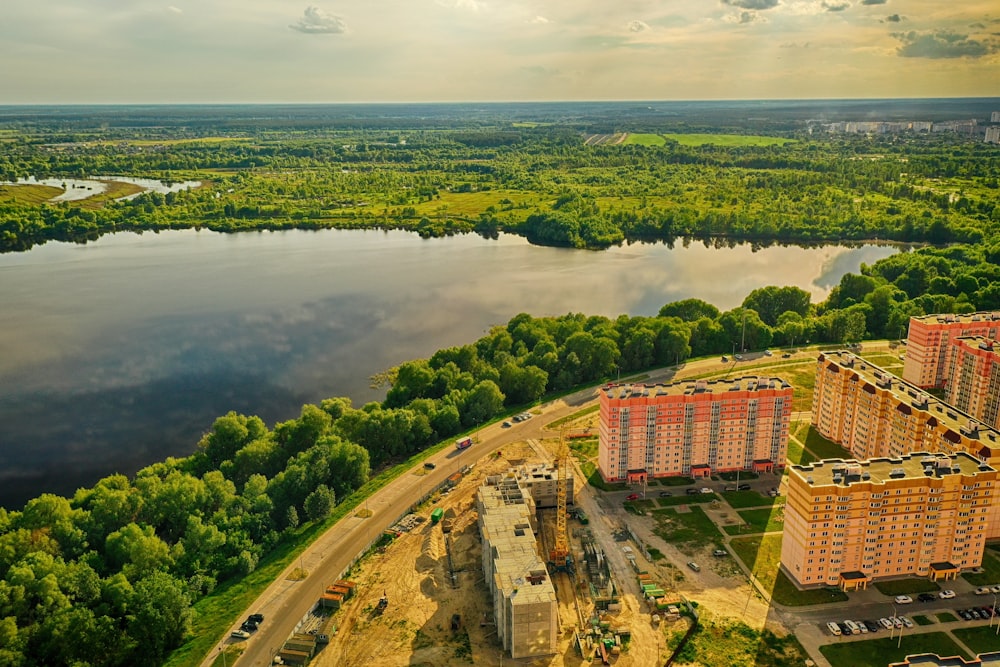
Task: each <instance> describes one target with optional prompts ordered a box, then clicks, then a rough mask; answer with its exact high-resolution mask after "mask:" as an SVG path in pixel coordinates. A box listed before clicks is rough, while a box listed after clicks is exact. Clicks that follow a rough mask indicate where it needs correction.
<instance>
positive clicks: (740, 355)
mask: <svg viewBox="0 0 1000 667" xmlns="http://www.w3.org/2000/svg"><path fill="white" fill-rule="evenodd" d="M733 359H735V360H736V361H743V355H742V354H737V355H734V356H733Z"/></svg>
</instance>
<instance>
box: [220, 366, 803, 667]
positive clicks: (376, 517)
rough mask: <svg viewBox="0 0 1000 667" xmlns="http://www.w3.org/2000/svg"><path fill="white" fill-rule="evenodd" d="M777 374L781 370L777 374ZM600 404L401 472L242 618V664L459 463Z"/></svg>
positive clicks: (497, 429) (558, 403) (262, 658)
mask: <svg viewBox="0 0 1000 667" xmlns="http://www.w3.org/2000/svg"><path fill="white" fill-rule="evenodd" d="M813 354H815V350H814V349H809V350H803V351H800V352H798V353H796V354H794V355H793V357H795V358H800V359H804V358H808V357H810V356H811V355H813ZM744 356H745V358H744V361H742V362H735V361H733V362H730V363H729V364H727V365H726V366H728V368H729V370H730V372H733V371H736V369H737V366H740V367H747V372H753V370H755V369H754V368H752V367H748V366H750V364H752V362H754V361H778V359H777V358H767V357H764V356H763V354H760V353H758V354H753V355H751V354H747V355H744ZM726 366H722V365H721V364H720V362H719V359H718V358H716V357H711V358H708V359H700V360H697V361H692V362H688V363H685V364H682V365H680V366H676V367H675V366H671V367H667V368H663V369H660V370H657V371H653V372H650V373H649V374H648V375H647V376H646V377H645V378H644V379H643V380H642V381H645V382H664V381H670V380H673V379H675V376H677V375H678V374H679V372H681V371H682V372H683V375H685V376H686V375H689V374H698V373H704V372H705V371H706V370H724V369H725V368H726ZM778 372H779V373H780V369H779V370H778ZM596 400H597V388H596V387H591V388H588V389H584V390H581V391H579V392H576V393H574V394H571V395H569V396H566V397H565V398H562V399H558V400H555V401H551V402H549V403H545V404H543V405H542V406H541V407H540V408H538V409H536V413H537V412H538V411H540V413H541V414H540V415H538V414H536V416H535V418H533V419H530V420H528V421H526V422H521V423H520V424H514V426H513V427H512V428H502V427H501V425H500V424H499V423H496V424H491V425H490V426H487V427H484V428H483V429H481V430H479V431H478V432H477V433H475V434H474V437H475V439H476V444H474V445H473V446H472V447H471V448H470V449H468V450H466V451H463V452H459V451H458V450H456V449H454V447H450V448H447V449H445V450H442V451H441V452H438V453H437V454H435V455H434V456H432V457H431V458H429V459H427V460H429V461H431V462H433V463H434V464H435V466H436V467H435V469H434V470H432V471H429V472H428V473H427V474H424V475H413V474H403V475H400V476H399V477H398V478H396V479H395V480H393V481H392V482H390V483H389V484H387V485H386V486H385V487H383V488H382V489H380V490H379V491H377V492H375V493H374V494H372V495H371V496H370V497H369V499H368V500H367V502H366V503H365V504H364V505H362V508H363V507H365V506H367V508H368V509H369V510H370V511H371V512H372V515H371V516H370V517H368V518H360V517H358V516H357V515H356V514H351V515H350V516H347V517H345V518H343V519H341V520H340V521H338V522H337V523H335V524H334V525H333V526H331V527H330V529H329V530H327V532H326V533H324V534H323V535H322V536H321V537H320V538H319V539H317V540H316V541H315V542H313V543H312V544H311V545H309V547H307V548H306V550H305V551H304V552H303V553H302V555H301V556H300V557H299V558H298V559H296V560H295V562H293V563H291V564H290V565H289V566H288V567H287V568H286V569H285V570H284V571H283V572H282V573H281V575H279V577H278V578H277V579H276V580H275V581H274V582H273V583H272V584H271V585H270V586H269V587H268V588H267V589H266V590H265V591H264V592H263V593H262V594H261V595H260V597H258V598H257V600H255V601H254V603H253V604H252V605H251V607H250V608H249V609H247V610H246V611H245V612H244V613H243V614H242V615H241V616H240V619H239V620H238V621H237V624H236V625H234V626H233V627H232V628H230V630H235V629H236V628H237V627H238V625H239V623H241V622H242V619H244V618H246V616H248V615H249V614H251V613H255V612H256V613H261V614H263V615H264V622H263V623H262V624H261V625H260V629H259V630H258V631H257V632H255V633H254V634H253V636H252V637H251V638H250V639H247V640H245V644H246V649H245V651H244V653H243V655H242V656H241V657H240V658H239V659H238V662H239V665H240V666H241V667H251V666H254V667H263V666H264V665H269V664H271V662H272V660H273V658H274V655H275V654H276V653H277V651H278V650H279V649H280V648H281V645H282V644H283V643H284V642H285V640H286V639H287V638H288V636H289V635H290V634H291V633H292V631H293V630H294V629H295V626H296V624H297V623H298V622H299V621H300V620H301V619H302V617H303V616H305V614H306V613H307V612H308V611H309V610H310V609H311V608H312V606H313V604H315V602H316V601H317V600H318V599H319V597H320V595H322V593H323V592H324V590H325V589H326V587H327V586H328V585H329V584H331V583H332V582H333V581H335V580H336V579H337V578H338V577H339V576H340V574H341V573H342V572H343V571H344V570H345V569H346V568H347V566H348V565H350V564H351V563H352V562H353V561H354V559H355V558H356V557H357V556H358V554H359V553H360V552H361V551H362V549H363V548H364V547H365V545H368V544H370V543H371V541H372V540H373V539H375V538H376V537H378V536H379V535H380V534H381V533H382V531H383V530H385V529H386V528H388V527H389V526H390V525H391V524H392V523H393V522H394V521H395V520H396V519H397V518H398V517H399V516H400V515H401V514H403V513H404V511H405V510H406V508H408V507H411V506H413V505H414V504H415V503H416V502H417V501H418V500H419V499H420V497H421V496H423V495H424V493H426V492H428V491H430V490H431V489H432V488H434V487H436V486H438V485H439V484H441V483H442V482H444V480H445V479H446V478H447V477H448V476H449V475H451V474H453V473H455V472H458V470H459V469H460V468H461V467H462V466H464V465H469V464H472V463H474V462H475V461H476V460H478V459H479V458H481V457H483V456H486V455H488V454H490V453H492V452H494V451H496V450H497V449H499V448H501V447H503V446H504V445H506V444H509V443H511V442H515V441H521V440H527V439H530V438H541V437H542V436H543V434H542V431H543V429H544V428H545V426H546V425H547V424H548V423H550V422H552V421H554V420H556V419H559V418H561V417H564V416H566V415H569V414H572V413H574V412H576V411H578V410H580V409H581V408H583V407H585V406H587V405H588V404H589V403H591V402H594V401H596ZM359 509H361V508H359ZM298 568H302V569H304V570H306V571H307V572H308V576H307V577H306V578H305V579H303V580H300V581H293V580H290V579H289V578H288V577H289V576H290V575H291V574H292V572H293V571H294V570H296V569H298ZM241 641H243V640H234V639H232V638H230V637H229V632H228V631H227V633H226V637H225V638H223V639H221V640H220V642H219V643H218V644H216V645H215V646H214V647H213V649H212V650H211V651H210V652H209V654H208V655H206V656H205V659H204V660H203V661H202V663H201V667H210V666H211V664H212V662H213V661H214V660H215V659H216V657H217V656H218V654H219V652H220V651H221V650H222V648H223V647H224V646H227V645H229V644H230V643H237V642H241Z"/></svg>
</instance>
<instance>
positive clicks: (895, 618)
mask: <svg viewBox="0 0 1000 667" xmlns="http://www.w3.org/2000/svg"><path fill="white" fill-rule="evenodd" d="M889 620H890V621H892V624H893V625H895V626H896V627H897V628H902V627H903V621H901V620H900V618H899V616H893V617H892V618H890V619H889Z"/></svg>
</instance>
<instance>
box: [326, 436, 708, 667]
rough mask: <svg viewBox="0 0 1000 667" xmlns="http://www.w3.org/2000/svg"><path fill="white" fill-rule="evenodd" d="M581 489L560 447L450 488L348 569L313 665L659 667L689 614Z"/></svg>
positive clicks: (503, 458)
mask: <svg viewBox="0 0 1000 667" xmlns="http://www.w3.org/2000/svg"><path fill="white" fill-rule="evenodd" d="M412 474H420V472H419V471H415V472H414V473H412ZM579 479H580V473H579V468H578V467H577V465H576V464H575V463H574V461H573V460H572V459H571V457H570V456H569V455H568V449H567V448H566V445H565V441H564V437H560V436H559V435H554V437H551V438H546V439H544V440H541V441H534V440H529V441H525V442H519V443H516V444H513V445H511V446H508V447H505V448H504V449H503V451H502V452H497V453H495V454H493V455H490V456H487V457H485V458H483V459H480V460H478V461H477V462H476V463H475V464H474V465H472V466H470V467H469V469H468V470H467V471H466V473H465V474H463V475H461V476H460V479H450V480H449V481H450V484H449V485H447V486H446V487H445V488H444V489H442V490H441V491H440V492H439V493H435V494H433V495H432V496H431V497H430V498H429V499H428V500H427V501H426V502H425V503H423V504H421V505H420V506H418V507H415V508H413V512H412V513H411V514H409V515H407V516H406V517H405V518H404V519H403V520H402V521H400V522H399V523H398V524H397V525H396V526H393V529H392V530H391V531H387V534H386V536H385V539H384V540H383V543H382V544H381V546H379V547H378V548H376V549H375V550H373V552H372V553H371V554H370V555H368V556H367V557H366V558H363V559H362V560H361V561H359V563H358V564H357V565H356V566H355V567H354V568H353V569H352V571H351V572H350V573H349V577H348V578H349V579H350V583H351V591H350V594H349V595H346V594H345V591H334V590H332V589H331V590H328V591H327V594H328V595H331V596H336V597H334V598H333V599H332V600H330V602H331V604H329V605H327V606H325V605H320V606H319V607H318V608H317V611H316V612H314V614H315V616H316V621H315V625H314V630H313V631H314V632H317V633H321V634H323V635H324V637H326V636H328V637H329V644H328V645H325V646H324V647H322V650H320V651H317V652H316V653H315V654H314V657H313V658H312V659H311V662H310V664H313V665H329V666H331V667H332V666H333V665H363V664H377V665H386V666H391V665H424V666H427V667H431V666H438V665H441V666H443V665H462V664H472V663H475V664H479V665H503V664H504V663H505V661H506V663H507V664H526V665H552V666H559V665H583V664H617V665H622V666H623V667H624V666H628V665H656V664H663V662H664V661H665V659H666V658H667V656H668V655H669V652H668V647H667V641H668V639H669V636H670V634H671V633H670V632H667V633H665V632H664V629H665V628H667V627H671V628H673V633H675V634H680V635H683V634H685V633H686V632H687V631H688V629H689V628H690V627H691V626H692V624H693V620H692V615H691V614H690V613H688V614H685V613H684V612H685V611H688V610H690V611H693V608H691V607H687V606H685V605H686V600H685V599H684V597H683V596H682V595H680V594H679V593H678V592H677V591H676V590H675V589H674V588H673V586H672V585H671V584H672V582H673V577H672V576H671V575H670V574H669V573H668V572H667V571H665V570H663V568H660V567H658V566H656V565H654V564H651V563H650V562H649V561H647V560H646V559H645V558H644V557H643V555H642V553H641V551H642V549H641V547H639V546H638V545H635V548H633V547H630V546H629V543H628V539H629V537H628V532H627V531H624V530H621V526H619V525H617V524H616V523H615V522H614V521H613V520H611V519H609V518H608V517H606V516H604V513H603V512H601V511H600V509H599V508H598V507H597V506H596V504H595V503H596V499H595V498H593V497H591V496H592V494H593V491H592V489H589V488H586V487H585V485H581V484H579V483H578V482H579ZM588 505H589V507H588ZM616 540H617V541H616ZM343 583H344V582H341V584H342V585H343ZM355 583H356V585H355ZM334 604H335V607H336V608H334Z"/></svg>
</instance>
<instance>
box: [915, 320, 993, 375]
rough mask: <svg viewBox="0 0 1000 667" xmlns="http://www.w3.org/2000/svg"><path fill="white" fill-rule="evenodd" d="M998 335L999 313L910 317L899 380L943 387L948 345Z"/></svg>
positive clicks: (948, 368) (948, 371) (949, 357)
mask: <svg viewBox="0 0 1000 667" xmlns="http://www.w3.org/2000/svg"><path fill="white" fill-rule="evenodd" d="M998 335H1000V313H987V312H982V313H970V314H963V315H958V314H945V315H923V316H921V317H911V318H910V329H909V334H908V336H907V339H906V359H905V361H904V363H903V379H904V380H906V381H907V382H909V383H911V384H915V385H917V386H918V387H924V388H930V387H944V386H946V384H947V382H948V378H949V373H950V362H951V356H950V352H951V350H950V343H951V341H952V340H954V339H955V338H959V337H961V336H986V337H988V338H992V339H996V338H997V337H998Z"/></svg>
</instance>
